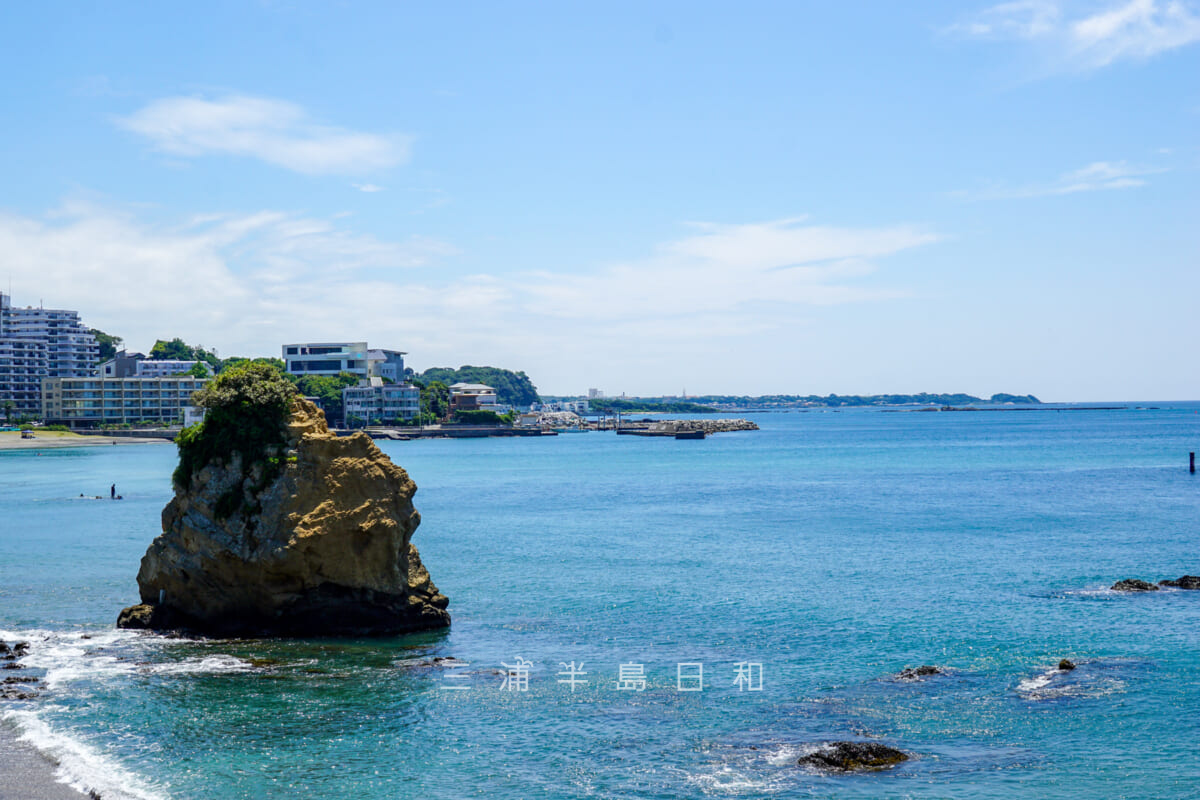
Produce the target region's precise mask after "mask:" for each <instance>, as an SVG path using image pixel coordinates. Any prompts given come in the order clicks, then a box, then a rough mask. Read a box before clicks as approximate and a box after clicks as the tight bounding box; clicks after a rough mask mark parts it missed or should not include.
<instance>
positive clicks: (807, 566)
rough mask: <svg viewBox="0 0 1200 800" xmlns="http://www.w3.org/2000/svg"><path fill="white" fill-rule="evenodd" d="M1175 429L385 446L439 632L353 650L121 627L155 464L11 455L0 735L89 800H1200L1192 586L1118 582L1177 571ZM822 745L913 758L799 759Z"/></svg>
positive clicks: (150, 531) (866, 422)
mask: <svg viewBox="0 0 1200 800" xmlns="http://www.w3.org/2000/svg"><path fill="white" fill-rule="evenodd" d="M1198 410H1200V406H1197V405H1175V406H1170V407H1168V406H1164V407H1162V408H1159V409H1155V410H1137V409H1133V408H1130V409H1126V410H1121V411H1086V412H1084V411H1074V412H1068V411H1061V412H1058V411H1032V412H1015V411H1014V412H1007V413H996V412H978V413H954V414H948V413H947V414H922V413H885V412H879V411H848V412H842V413H792V414H763V415H757V416H755V417H754V419H755V420H756V421H757V422H758V423H759V424H760V425H761V426H762V430H761V431H759V432H756V433H735V434H723V435H718V436H714V437H711V438H709V439H707V440H705V441H701V442H683V441H681V442H676V441H673V440H658V439H642V438H637V437H616V436H615V435H612V434H601V433H591V434H585V435H570V436H565V435H564V436H559V437H553V438H543V439H537V440H531V439H521V440H515V439H512V440H510V439H487V440H474V441H471V440H466V441H414V442H386V443H384V444H383V448H384V450H385V451H386V452H387V453H388V454H389V455H390V456H391V457H392V458H393V460H395V461H396V462H397V463H398V464H400V465H401V466H403V467H405V468H406V469H407V470H409V472H410V474H411V475H412V477H413V478H414V480H415V481H416V483H417V485H418V486H419V487H420V488H419V491H418V493H417V496H416V498H415V502H416V505H417V507H418V509H419V510H420V511H421V513H422V515H423V517H424V521H423V523H422V525H421V527H420V529H419V530H418V532H417V534H416V537H415V538H414V542H415V543H416V544H417V545H418V547H419V548H420V550H421V554H422V557H423V559H424V561H425V563H426V565H427V566H428V567H429V569H430V572H431V573H432V574H433V576H434V579H435V581H436V582H437V584H438V586H439V587H440V588H441V589H442V591H443V592H445V593H446V594H447V595H448V596H449V597H450V598H451V607H450V610H451V613H452V614H453V617H454V624H453V627H452V628H451V629H450V630H449V631H448V632H442V633H436V634H424V635H420V636H410V637H403V638H397V639H384V640H363V641H350V642H346V641H304V642H280V641H273V642H249V641H232V642H231V641H208V642H202V641H183V640H167V639H162V638H159V637H155V636H148V635H142V634H137V633H132V632H117V631H113V630H112V622H113V620H114V619H115V617H116V613H117V611H118V610H119V609H120V608H121V607H123V606H125V605H128V604H130V603H132V602H134V601H135V600H136V585H135V581H134V576H135V574H136V571H137V564H138V560H139V559H140V557H141V555H142V553H143V552H144V550H145V548H146V545H147V544H148V543H149V541H150V539H151V538H152V537H153V536H154V535H155V534H156V532H157V530H158V528H159V522H158V520H159V512H160V510H161V508H162V506H163V505H164V504H165V502H166V501H167V499H168V496H169V490H168V482H169V475H170V471H171V468H172V467H173V464H174V449H173V448H171V447H169V446H161V447H159V446H149V445H147V446H140V447H110V448H104V447H95V448H79V449H72V450H59V451H47V452H44V453H43V454H42V455H40V456H37V455H34V454H32V453H28V452H6V453H0V519H2V520H3V529H2V532H0V567H2V568H3V575H4V580H3V582H2V583H0V637H4V638H9V639H11V638H16V637H20V638H28V639H30V641H31V642H32V644H33V648H32V652H31V655H30V656H29V657H28V658H27V659H26V663H27V664H29V666H30V667H31V668H33V669H36V670H38V671H39V672H38V674H42V673H43V672H44V673H45V674H46V676H47V685H48V688H47V690H46V691H45V692H44V693H43V695H42V696H41V697H40V698H39V699H38V700H36V701H33V702H27V703H14V702H9V703H7V704H6V705H4V706H0V714H2V715H3V716H4V718H5V719H4V724H5V725H7V726H10V727H15V728H17V729H19V730H20V731H22V732H23V733H24V734H25V735H27V736H28V737H29V738H31V739H32V740H33V741H35V742H36V743H38V745H39V746H41V747H43V748H44V749H46V750H47V751H48V752H51V753H53V754H54V755H55V756H56V757H58V758H60V759H61V760H62V762H63V765H64V766H63V771H64V775H65V776H67V777H70V778H72V779H73V780H74V781H75V782H76V783H77V784H87V785H89V786H95V787H97V788H98V789H100V791H101V793H102V794H103V796H104V797H105V798H106V800H110V798H119V797H131V798H151V797H156V798H194V797H204V798H214V799H216V800H222V799H223V798H273V797H356V798H368V799H372V798H410V797H411V798H446V797H488V798H504V799H507V798H708V797H763V796H779V797H810V796H811V797H821V798H893V797H894V798H902V797H903V798H946V797H955V798H1011V797H1028V798H1058V797H1063V798H1066V797H1071V798H1078V797H1088V798H1118V797H1127V796H1138V797H1200V756H1197V745H1200V718H1198V717H1197V715H1196V709H1200V654H1198V650H1197V645H1198V643H1200V634H1198V633H1197V621H1198V620H1200V592H1184V591H1161V592H1158V593H1155V594H1150V595H1133V596H1125V595H1118V594H1115V593H1112V592H1110V591H1108V590H1107V588H1106V587H1107V586H1109V585H1111V584H1112V583H1113V582H1114V581H1116V580H1117V579H1119V578H1125V577H1140V578H1145V579H1149V580H1158V579H1161V578H1167V577H1178V576H1179V575H1181V574H1185V573H1190V574H1198V573H1200V553H1198V552H1197V533H1198V530H1197V528H1198V525H1197V522H1198V520H1200V515H1198V513H1197V511H1198V510H1200V476H1191V475H1189V474H1188V472H1187V467H1186V464H1187V453H1188V451H1189V450H1197V449H1200V414H1197V411H1198ZM114 481H115V482H116V483H117V486H118V491H120V492H121V493H122V494H124V496H125V498H126V499H125V500H123V501H121V502H117V503H113V502H110V501H107V500H102V501H97V500H86V499H80V498H79V497H78V495H79V494H80V493H81V492H82V493H84V494H90V495H96V494H104V495H106V494H107V489H108V486H109V484H110V483H112V482H114ZM85 636H87V637H89V638H83V637H85ZM434 657H442V658H453V659H457V660H459V661H461V662H466V665H465V666H461V667H459V668H457V669H450V668H448V667H447V666H446V664H447V663H451V664H453V663H454V662H439V663H437V664H433V663H432V659H433V658H434ZM518 657H520V658H523V659H526V660H528V661H529V662H531V667H530V673H529V683H528V691H527V692H513V691H506V690H501V688H500V687H501V683H502V681H503V680H504V675H503V671H504V669H505V668H504V667H502V664H505V663H507V664H513V663H515V662H516V659H517V658H518ZM1064 657H1066V658H1070V659H1072V660H1074V661H1076V662H1077V663H1078V664H1079V667H1078V669H1076V670H1075V671H1074V672H1071V673H1069V674H1068V673H1063V674H1060V673H1056V672H1055V671H1054V670H1053V667H1054V665H1055V664H1056V663H1057V662H1058V660H1059V659H1060V658H1064ZM572 661H573V662H576V665H577V666H579V663H580V662H582V670H583V671H586V672H587V673H588V674H587V675H586V676H580V677H581V679H584V680H587V681H588V683H587V684H585V685H584V684H580V685H577V686H576V687H575V689H574V691H572V690H571V688H570V686H569V685H566V684H560V683H558V680H560V678H561V677H563V676H560V675H559V674H558V673H560V672H564V671H565V670H564V667H563V666H562V664H563V663H570V662H572ZM681 662H686V663H700V664H702V665H703V685H704V688H703V691H700V692H681V691H679V686H678V674H677V671H678V664H679V663H681ZM739 662H743V663H751V662H752V663H757V664H761V665H762V671H761V673H760V674H761V678H762V690H761V691H755V692H750V691H740V690H739V686H738V685H736V684H735V682H734V679H735V676H736V666H737V664H738V663H739ZM623 663H624V664H639V665H641V666H642V669H643V671H644V674H645V677H646V681H647V685H646V688H645V690H644V691H641V692H636V691H622V690H618V688H617V678H618V671H619V665H620V664H623ZM927 663H928V664H936V665H938V666H940V667H942V668H944V669H945V670H946V671H947V674H946V675H943V676H938V677H934V678H931V679H928V680H924V681H917V682H902V681H897V680H894V676H895V674H896V673H897V672H898V671H899V670H900V669H902V668H904V667H906V666H916V665H918V664H927ZM451 676H462V677H451ZM450 686H465V687H467V688H466V689H462V690H456V689H451V688H449V687H450ZM741 688H744V685H743V687H741ZM846 738H878V739H879V740H881V741H884V742H887V743H889V744H893V745H896V746H899V747H901V748H903V749H904V750H906V751H908V752H910V753H912V754H914V756H915V757H914V758H913V760H911V761H909V762H907V763H906V764H903V765H901V766H900V767H898V768H896V769H894V770H890V771H888V772H886V773H878V774H869V775H858V776H828V775H821V774H815V773H812V772H808V771H806V770H804V769H802V768H800V767H797V766H796V765H795V761H796V758H797V757H798V756H799V755H801V754H803V753H805V752H808V751H810V750H812V749H813V748H815V747H816V746H818V745H819V744H820V743H821V742H826V741H831V740H839V739H846Z"/></svg>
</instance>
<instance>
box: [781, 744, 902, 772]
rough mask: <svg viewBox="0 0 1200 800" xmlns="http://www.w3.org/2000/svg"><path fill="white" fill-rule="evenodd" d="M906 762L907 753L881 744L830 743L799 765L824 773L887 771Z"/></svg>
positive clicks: (802, 757) (799, 761)
mask: <svg viewBox="0 0 1200 800" xmlns="http://www.w3.org/2000/svg"><path fill="white" fill-rule="evenodd" d="M904 761H908V754H907V753H905V752H904V751H903V750H897V749H896V748H894V747H888V746H887V745H885V744H880V743H879V742H830V743H829V744H827V745H826V746H825V747H823V748H821V749H820V750H817V751H816V752H814V753H809V754H808V755H806V756H801V757H800V759H799V760H798V761H797V763H799V764H800V766H802V767H813V768H815V769H819V770H824V771H831V772H858V771H873V770H880V769H887V768H888V767H893V766H895V765H896V764H900V763H902V762H904Z"/></svg>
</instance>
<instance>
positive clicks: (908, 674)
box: [896, 664, 942, 681]
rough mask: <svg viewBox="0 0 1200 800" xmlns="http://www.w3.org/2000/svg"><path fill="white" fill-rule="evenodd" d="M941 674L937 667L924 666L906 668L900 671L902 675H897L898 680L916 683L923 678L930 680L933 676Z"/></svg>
mask: <svg viewBox="0 0 1200 800" xmlns="http://www.w3.org/2000/svg"><path fill="white" fill-rule="evenodd" d="M941 674H942V671H941V670H940V669H938V668H937V667H934V666H930V665H929V664H922V665H921V666H919V667H905V668H904V669H902V670H900V673H899V674H898V675H896V678H897V679H898V680H902V681H915V680H920V679H921V678H928V677H929V676H931V675H941Z"/></svg>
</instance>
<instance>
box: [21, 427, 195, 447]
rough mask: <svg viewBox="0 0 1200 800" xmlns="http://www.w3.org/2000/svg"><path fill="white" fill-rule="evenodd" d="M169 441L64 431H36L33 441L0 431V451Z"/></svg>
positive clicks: (168, 442)
mask: <svg viewBox="0 0 1200 800" xmlns="http://www.w3.org/2000/svg"><path fill="white" fill-rule="evenodd" d="M170 443H171V442H170V440H169V439H151V438H144V439H143V438H135V437H132V436H81V435H80V434H78V433H69V432H66V431H36V432H35V433H34V438H33V439H22V438H21V434H20V432H19V431H0V450H49V449H50V448H52V447H94V446H97V445H107V446H109V447H112V446H113V445H126V444H170Z"/></svg>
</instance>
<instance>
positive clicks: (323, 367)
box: [283, 342, 370, 378]
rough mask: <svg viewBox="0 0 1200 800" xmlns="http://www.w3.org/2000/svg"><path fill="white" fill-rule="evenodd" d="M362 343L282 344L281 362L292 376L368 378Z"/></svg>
mask: <svg viewBox="0 0 1200 800" xmlns="http://www.w3.org/2000/svg"><path fill="white" fill-rule="evenodd" d="M368 355H369V354H368V351H367V343H366V342H316V343H309V344H285V345H284V346H283V362H284V364H285V368H286V369H287V371H288V372H290V373H291V374H293V375H298V376H301V377H303V376H305V375H338V374H340V373H342V372H349V373H350V374H351V375H358V376H359V377H362V378H366V377H369V376H370V368H369V366H368Z"/></svg>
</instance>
